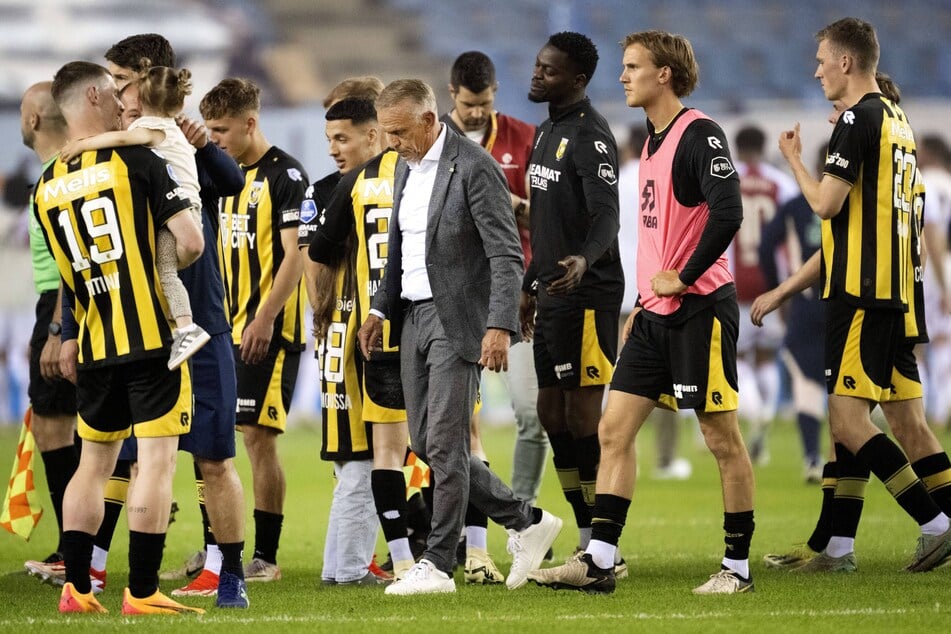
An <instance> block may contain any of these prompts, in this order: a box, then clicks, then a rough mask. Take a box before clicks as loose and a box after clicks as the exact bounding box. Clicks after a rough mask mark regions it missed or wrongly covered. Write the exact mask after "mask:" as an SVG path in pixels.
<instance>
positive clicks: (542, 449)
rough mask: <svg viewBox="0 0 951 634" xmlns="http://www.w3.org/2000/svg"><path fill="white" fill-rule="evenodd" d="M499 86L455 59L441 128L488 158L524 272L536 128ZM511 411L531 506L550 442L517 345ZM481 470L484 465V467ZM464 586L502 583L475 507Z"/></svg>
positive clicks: (469, 518)
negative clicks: (510, 106)
mask: <svg viewBox="0 0 951 634" xmlns="http://www.w3.org/2000/svg"><path fill="white" fill-rule="evenodd" d="M498 89H499V83H498V82H497V81H496V79H495V65H494V64H493V63H492V60H491V59H489V57H488V55H486V54H485V53H482V52H481V51H468V52H466V53H463V54H462V55H460V56H459V57H457V58H456V61H454V62H453V64H452V70H451V71H450V78H449V96H450V97H451V98H452V106H453V107H452V110H450V111H449V112H447V113H446V114H444V115H443V116H442V117H440V121H442V122H443V123H445V124H446V125H447V126H449V127H450V128H451V129H452V130H454V131H456V132H458V133H459V134H464V135H465V136H467V137H469V138H470V139H472V140H473V141H475V142H476V143H478V144H479V145H481V146H482V147H483V148H485V150H486V152H488V153H490V154H491V155H492V158H494V159H495V160H496V161H498V163H499V166H501V168H502V173H503V174H505V181H506V183H507V184H508V187H509V191H510V192H511V195H512V212H513V213H514V214H515V221H516V224H517V225H518V230H519V237H520V238H521V241H522V255H523V257H524V259H525V265H526V266H528V264H529V262H531V261H532V247H531V241H530V239H529V226H528V225H529V221H528V218H529V201H528V197H527V196H528V195H527V193H526V190H525V188H526V173H527V170H528V164H529V161H530V159H531V155H532V140H533V139H534V136H535V126H533V125H531V124H529V123H525V122H524V121H520V120H519V119H516V118H514V117H510V116H508V115H505V114H502V113H500V112H497V111H496V110H495V96H496V93H497V92H498ZM504 377H505V379H506V381H507V382H508V385H509V394H510V395H511V397H512V406H513V409H514V410H515V428H516V436H515V454H514V457H513V461H512V463H513V464H512V491H513V492H514V493H515V495H516V496H517V497H518V498H519V499H522V500H525V501H527V502H529V503H534V502H535V500H536V499H537V498H538V490H539V488H540V487H541V483H542V475H543V474H544V473H545V457H546V454H547V453H548V440H547V439H546V437H545V431H544V429H542V426H541V423H539V421H538V407H537V403H538V379H537V377H536V376H535V360H534V358H533V354H532V347H531V344H530V343H529V342H527V341H519V342H518V343H515V344H513V345H512V347H511V348H510V349H509V368H508V370H507V371H506V372H505V373H504ZM478 426H479V416H478V414H475V415H473V417H472V427H473V430H474V433H473V439H472V450H473V452H476V453H478V452H480V451H481V452H482V454H483V455H481V456H480V458H481V459H482V460H483V461H486V459H485V455H484V451H482V447H481V443H479V442H478V436H479V434H478ZM486 464H488V463H487V462H486ZM465 524H466V528H465V533H466V534H465V543H466V553H465V561H464V562H463V563H464V564H465V573H464V574H465V579H466V581H467V582H472V583H502V582H503V581H504V580H505V578H504V577H503V576H502V574H501V573H500V572H499V570H498V568H497V567H496V566H495V563H494V562H493V561H492V559H491V557H490V556H489V554H488V552H487V548H488V544H487V527H488V518H487V517H486V516H485V515H484V514H482V513H479V511H478V509H476V508H475V507H474V506H473V505H472V504H470V505H469V508H468V509H466V521H465Z"/></svg>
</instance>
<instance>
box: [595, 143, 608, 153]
mask: <svg viewBox="0 0 951 634" xmlns="http://www.w3.org/2000/svg"><path fill="white" fill-rule="evenodd" d="M594 149H595V150H597V151H598V153H600V154H607V153H608V146H607V145H605V143H604V141H595V142H594Z"/></svg>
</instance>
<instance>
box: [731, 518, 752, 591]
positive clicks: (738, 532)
mask: <svg viewBox="0 0 951 634" xmlns="http://www.w3.org/2000/svg"><path fill="white" fill-rule="evenodd" d="M755 526H756V524H755V522H753V511H741V512H739V513H724V514H723V532H724V537H723V541H724V542H725V543H726V552H725V553H724V555H723V556H724V558H725V559H729V560H731V561H743V560H746V559H749V558H750V541H752V539H753V529H754V528H755ZM731 570H732V568H731ZM737 572H740V571H737ZM748 573H749V569H748V568H747V573H746V574H744V575H743V576H744V577H746V576H748Z"/></svg>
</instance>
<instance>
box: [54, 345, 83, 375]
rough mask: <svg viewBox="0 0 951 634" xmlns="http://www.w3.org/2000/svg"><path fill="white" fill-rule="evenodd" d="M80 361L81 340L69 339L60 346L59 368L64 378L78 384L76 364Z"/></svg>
mask: <svg viewBox="0 0 951 634" xmlns="http://www.w3.org/2000/svg"><path fill="white" fill-rule="evenodd" d="M78 361H79V342H78V341H77V340H75V339H67V340H66V341H64V342H63V343H62V345H61V346H60V347H59V369H60V374H62V375H63V378H64V379H66V380H67V381H69V382H70V383H72V384H73V385H76V365H77V363H78Z"/></svg>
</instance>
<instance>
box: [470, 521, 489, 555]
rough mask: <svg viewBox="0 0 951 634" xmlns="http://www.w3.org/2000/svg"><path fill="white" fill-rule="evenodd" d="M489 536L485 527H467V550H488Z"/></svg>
mask: <svg viewBox="0 0 951 634" xmlns="http://www.w3.org/2000/svg"><path fill="white" fill-rule="evenodd" d="M488 534H489V531H488V529H487V528H486V527H484V526H466V548H481V549H482V550H488Z"/></svg>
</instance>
